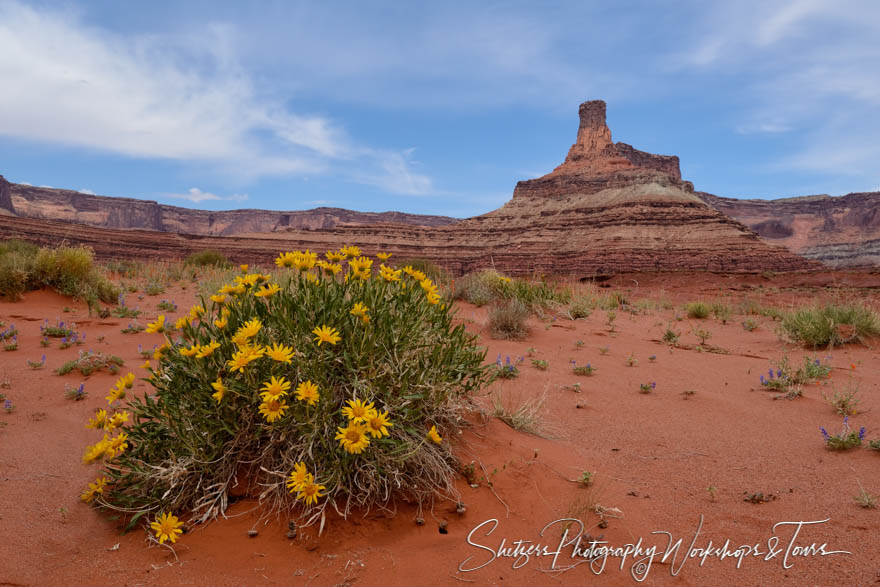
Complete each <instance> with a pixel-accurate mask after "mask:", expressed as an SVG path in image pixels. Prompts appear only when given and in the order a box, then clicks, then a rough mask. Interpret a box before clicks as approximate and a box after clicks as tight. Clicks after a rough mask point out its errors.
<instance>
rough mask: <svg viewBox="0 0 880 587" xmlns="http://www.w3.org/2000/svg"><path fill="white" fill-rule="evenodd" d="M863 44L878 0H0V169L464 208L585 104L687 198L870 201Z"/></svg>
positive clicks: (174, 190)
mask: <svg viewBox="0 0 880 587" xmlns="http://www.w3.org/2000/svg"><path fill="white" fill-rule="evenodd" d="M878 39H880V2H877V0H834V1H825V0H795V1H785V2H782V1H780V2H773V1H767V0H764V1H753V0H738V1H737V2H729V1H724V2H712V1H698V0H694V1H689V0H680V1H666V2H660V1H657V2H648V1H644V2H637V1H632V0H631V1H626V0H622V1H618V2H613V3H612V2H599V1H596V2H586V1H579V2H546V3H536V2H489V1H486V2H442V3H438V2H432V3H427V2H425V3H422V2H409V3H403V2H355V1H352V2H294V1H283V2H282V1H279V2H260V3H256V2H255V3H249V2H248V3H245V2H233V1H229V2H224V1H197V0H194V1H189V2H165V1H152V2H118V1H117V0H112V1H111V0H106V1H104V0H102V1H95V2H30V3H24V2H20V1H17V0H0V79H2V80H3V84H2V86H0V174H3V175H4V176H6V178H7V179H9V180H10V181H14V182H24V183H30V184H33V185H48V186H53V187H64V188H68V189H76V190H81V191H87V192H93V193H97V194H102V195H113V196H127V197H136V198H146V199H154V200H158V201H160V202H163V203H168V204H175V205H179V206H190V207H199V208H207V209H231V208H270V209H287V210H296V209H303V208H311V207H315V206H320V205H328V206H339V207H344V208H352V209H356V210H369V211H383V210H402V211H406V212H416V213H431V214H447V215H451V216H459V217H465V216H471V215H475V214H480V213H484V212H487V211H489V210H492V209H494V208H496V207H498V206H500V205H501V204H503V203H504V202H505V201H506V200H508V199H509V198H510V196H511V194H512V191H513V188H514V186H515V184H516V182H517V181H518V180H520V179H528V178H531V177H537V176H540V175H542V174H544V173H547V172H549V171H551V170H552V169H553V167H555V166H556V165H557V164H559V163H560V162H561V161H562V160H563V158H564V156H565V153H566V152H567V150H568V147H569V146H570V145H571V143H572V142H573V141H574V138H575V134H576V131H577V106H578V104H579V103H580V102H582V101H584V100H588V99H597V98H599V99H604V100H606V101H607V102H608V121H609V125H610V127H611V130H612V135H613V138H614V139H615V140H618V141H624V142H627V143H630V144H632V145H634V146H635V147H637V148H639V149H642V150H646V151H651V152H655V153H661V154H674V155H678V156H679V157H680V158H681V164H682V173H683V176H684V177H685V178H686V179H689V180H692V181H693V182H694V184H695V186H696V188H697V189H700V190H704V191H708V192H712V193H715V194H718V195H723V196H732V197H769V198H773V197H782V196H794V195H806V194H816V193H830V194H834V195H837V194H842V193H847V192H851V191H868V190H878V189H880V165H878V163H877V162H878V161H880V140H878V138H880V115H878V112H880V73H878V71H880V69H878V68H880V40H878Z"/></svg>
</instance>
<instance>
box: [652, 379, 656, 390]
mask: <svg viewBox="0 0 880 587" xmlns="http://www.w3.org/2000/svg"><path fill="white" fill-rule="evenodd" d="M651 389H657V384H656V383H654V382H653V381H652V382H651Z"/></svg>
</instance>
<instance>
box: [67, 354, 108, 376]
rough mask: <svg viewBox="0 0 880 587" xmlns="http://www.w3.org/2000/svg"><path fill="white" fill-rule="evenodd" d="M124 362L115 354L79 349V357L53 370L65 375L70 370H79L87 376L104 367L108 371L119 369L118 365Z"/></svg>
mask: <svg viewBox="0 0 880 587" xmlns="http://www.w3.org/2000/svg"><path fill="white" fill-rule="evenodd" d="M124 364H125V361H123V360H122V359H121V358H120V357H117V356H115V355H105V354H104V353H100V352H97V353H96V352H94V351H85V352H83V351H80V352H79V357H77V358H76V359H74V360H73V361H67V362H66V363H64V364H63V365H61V366H60V367H58V369H57V370H56V371H55V372H56V373H58V375H67V374H68V373H70V372H71V371H79V372H80V373H81V374H82V375H84V376H88V375H91V374H92V373H94V372H96V371H100V370H101V369H106V370H107V371H109V372H110V373H114V374H115V373H116V372H117V371H119V367H121V366H122V365H124Z"/></svg>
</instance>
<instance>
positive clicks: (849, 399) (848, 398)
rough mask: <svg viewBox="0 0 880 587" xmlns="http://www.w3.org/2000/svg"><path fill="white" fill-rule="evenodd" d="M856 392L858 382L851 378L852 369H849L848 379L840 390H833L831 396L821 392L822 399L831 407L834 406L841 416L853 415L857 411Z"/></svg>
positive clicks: (857, 391) (857, 390)
mask: <svg viewBox="0 0 880 587" xmlns="http://www.w3.org/2000/svg"><path fill="white" fill-rule="evenodd" d="M858 394H859V382H858V381H854V380H853V374H852V371H850V374H849V381H847V384H846V388H845V389H843V390H841V391H837V390H834V393H833V395H832V396H831V397H828V396H826V395H825V393H822V399H824V400H825V401H826V402H828V403H829V404H830V405H831V407H832V408H834V411H836V412H837V413H838V414H840V415H841V416H854V415H855V414H856V413H858V406H859V398H858V397H857V396H858Z"/></svg>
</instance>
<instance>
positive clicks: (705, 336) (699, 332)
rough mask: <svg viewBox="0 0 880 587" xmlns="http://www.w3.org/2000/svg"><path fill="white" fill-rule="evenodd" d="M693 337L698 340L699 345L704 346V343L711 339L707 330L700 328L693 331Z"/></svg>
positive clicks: (710, 334)
mask: <svg viewBox="0 0 880 587" xmlns="http://www.w3.org/2000/svg"><path fill="white" fill-rule="evenodd" d="M694 336H696V337H697V338H699V339H700V345H701V346H702V345H705V344H706V341H707V340H709V339H710V338H712V333H711V332H709V331H708V330H704V329H702V328H697V329H696V330H694Z"/></svg>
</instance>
